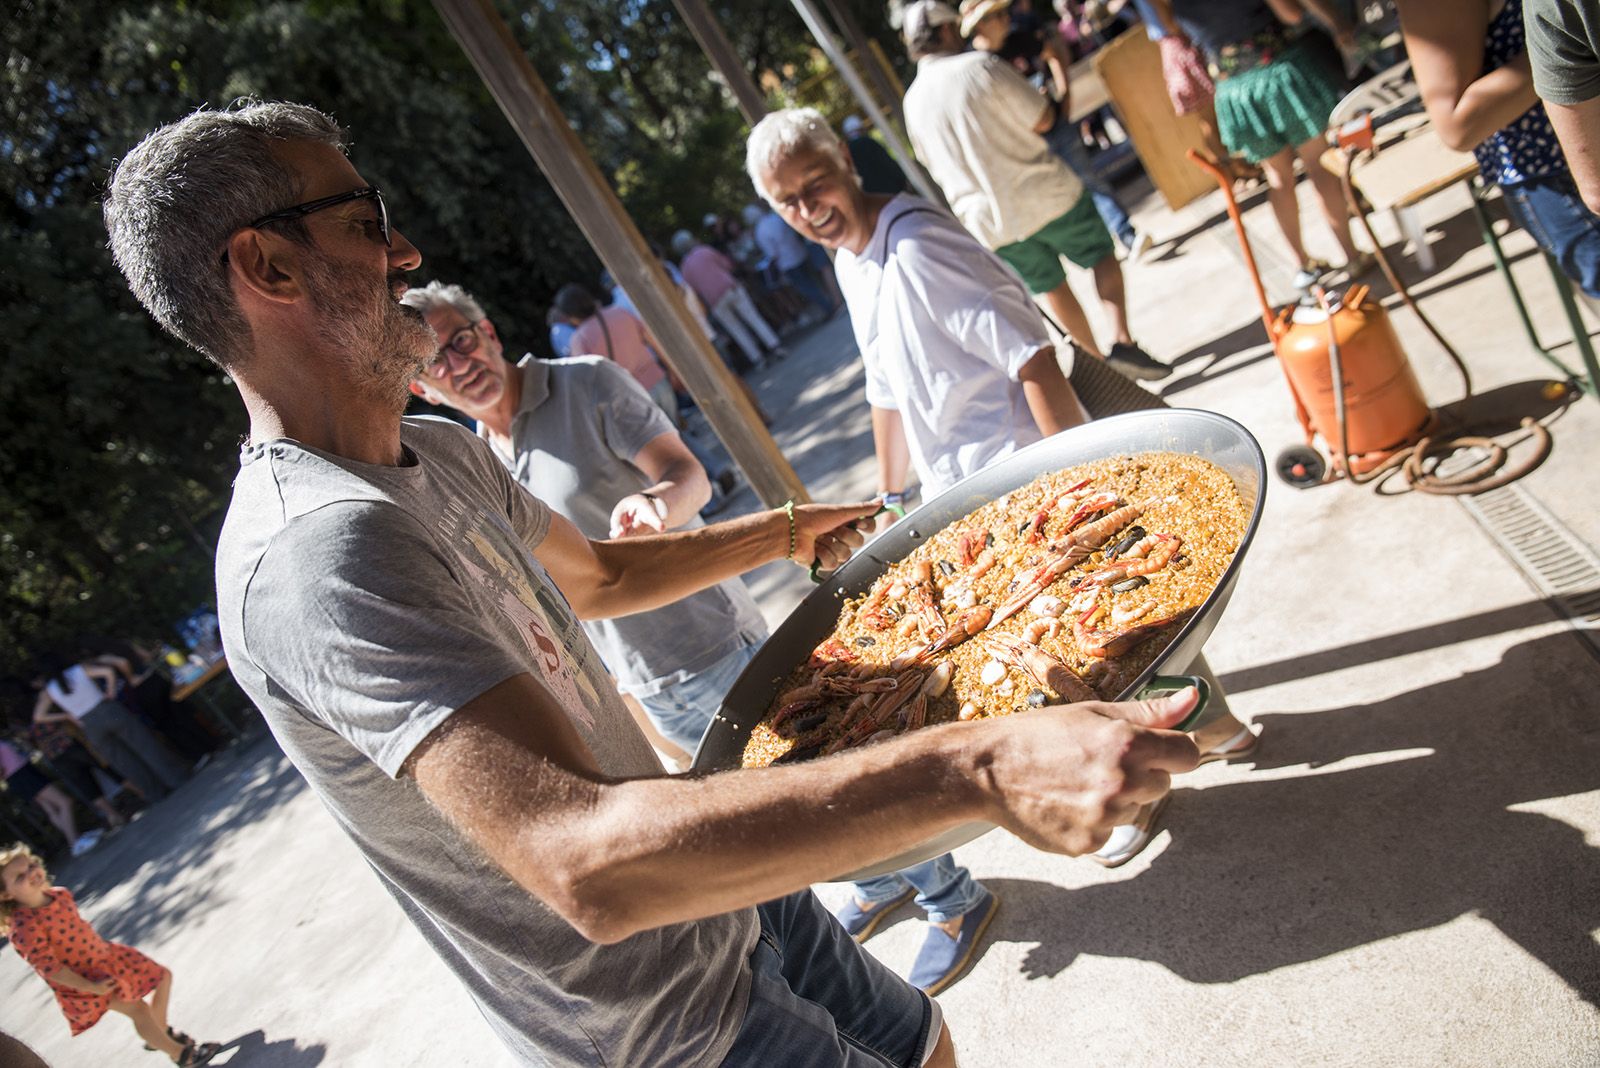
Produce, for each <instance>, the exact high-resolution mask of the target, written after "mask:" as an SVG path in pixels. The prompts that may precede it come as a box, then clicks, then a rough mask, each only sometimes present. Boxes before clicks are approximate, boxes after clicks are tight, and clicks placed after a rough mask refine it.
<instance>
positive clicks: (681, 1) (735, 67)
mask: <svg viewBox="0 0 1600 1068" xmlns="http://www.w3.org/2000/svg"><path fill="white" fill-rule="evenodd" d="M673 3H675V4H676V5H677V8H678V14H680V15H682V16H683V21H684V22H685V23H687V24H688V26H689V32H690V33H692V34H694V39H695V40H696V41H699V42H700V50H701V51H703V52H704V53H705V54H706V58H707V59H709V60H711V65H712V66H713V67H715V68H716V69H717V73H718V74H720V75H722V80H723V81H724V82H725V83H726V84H727V86H728V90H729V92H731V93H733V99H734V101H735V102H737V103H738V105H739V110H740V111H742V112H744V118H745V121H746V122H748V123H749V124H750V125H751V126H754V125H755V124H756V123H758V122H760V121H761V119H762V116H764V115H766V113H767V97H766V94H765V93H763V92H762V91H761V89H760V88H759V87H758V86H757V85H756V83H755V79H753V78H751V77H750V72H749V71H748V70H746V69H745V66H744V64H743V63H741V62H740V61H739V53H737V52H735V51H734V50H733V42H731V41H729V40H728V35H727V34H725V33H723V32H722V26H721V24H720V23H718V22H717V20H716V18H715V17H714V16H713V15H712V14H711V9H710V8H709V7H707V6H706V2H705V0H673Z"/></svg>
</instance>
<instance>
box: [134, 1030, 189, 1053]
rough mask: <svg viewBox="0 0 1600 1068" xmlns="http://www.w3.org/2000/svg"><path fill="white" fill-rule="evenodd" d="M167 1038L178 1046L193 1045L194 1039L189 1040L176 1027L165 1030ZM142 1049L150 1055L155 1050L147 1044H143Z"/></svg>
mask: <svg viewBox="0 0 1600 1068" xmlns="http://www.w3.org/2000/svg"><path fill="white" fill-rule="evenodd" d="M167 1037H168V1038H170V1039H172V1041H174V1042H176V1043H177V1044H178V1045H180V1046H192V1045H194V1039H192V1038H190V1037H189V1036H188V1035H186V1034H184V1033H183V1032H182V1031H180V1030H178V1029H177V1028H176V1027H169V1028H167ZM144 1048H145V1049H146V1050H147V1051H148V1052H150V1053H154V1052H155V1051H156V1048H155V1047H154V1046H152V1045H151V1044H150V1043H148V1042H146V1043H145V1044H144Z"/></svg>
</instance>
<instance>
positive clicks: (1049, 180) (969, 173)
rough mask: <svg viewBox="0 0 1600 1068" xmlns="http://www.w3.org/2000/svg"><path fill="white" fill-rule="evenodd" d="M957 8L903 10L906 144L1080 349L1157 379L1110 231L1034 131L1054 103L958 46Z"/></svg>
mask: <svg viewBox="0 0 1600 1068" xmlns="http://www.w3.org/2000/svg"><path fill="white" fill-rule="evenodd" d="M958 22H959V19H958V16H957V15H956V12H955V10H954V9H953V8H951V7H950V5H948V4H944V3H939V2H937V0H917V2H916V3H914V4H911V5H910V6H908V7H907V8H906V15H905V35H906V45H907V47H908V48H909V49H910V52H911V58H912V59H914V60H916V63H917V76H916V78H915V79H914V80H913V81H912V83H911V86H910V88H908V89H907V90H906V99H905V115H906V132H907V133H908V134H909V135H910V137H911V147H912V148H913V149H914V150H915V151H916V154H917V157H918V158H919V159H921V160H922V162H923V164H924V165H925V166H926V167H927V168H928V173H929V174H930V175H932V177H933V180H934V181H935V182H937V183H939V187H940V188H941V189H943V190H944V195H945V197H946V198H947V199H948V200H949V201H950V208H951V210H952V211H954V212H955V214H956V218H958V219H960V220H961V222H962V224H963V225H965V226H966V228H967V229H968V230H970V231H971V232H972V236H973V237H976V238H977V239H978V240H979V241H981V242H982V243H983V244H984V246H985V247H987V248H990V249H993V250H994V251H995V252H996V253H998V254H999V256H1000V258H1001V259H1003V260H1005V261H1006V262H1007V263H1008V264H1010V265H1011V266H1012V267H1013V268H1014V269H1015V270H1016V272H1017V273H1018V274H1020V275H1021V276H1022V280H1023V281H1024V282H1026V283H1027V285H1028V290H1029V292H1031V293H1034V294H1036V295H1042V296H1043V297H1044V298H1045V301H1046V303H1048V304H1049V305H1050V310H1051V311H1052V312H1054V313H1055V316H1056V318H1057V319H1058V320H1059V321H1060V322H1061V324H1062V326H1063V327H1064V328H1065V329H1066V331H1067V333H1068V334H1069V335H1070V336H1071V337H1072V340H1073V341H1075V342H1076V343H1077V344H1078V345H1079V346H1080V347H1081V348H1083V349H1085V350H1087V351H1088V352H1089V354H1090V355H1092V356H1096V357H1099V356H1102V355H1103V356H1104V357H1105V359H1106V361H1107V362H1108V363H1110V364H1111V365H1112V366H1113V367H1116V368H1117V369H1118V370H1119V371H1121V372H1122V373H1124V374H1126V375H1129V376H1131V377H1134V378H1143V379H1157V378H1165V377H1166V376H1167V375H1168V374H1169V373H1171V368H1169V367H1167V366H1166V365H1165V364H1162V363H1158V362H1157V361H1155V360H1153V359H1151V358H1150V356H1149V354H1148V353H1146V352H1145V351H1144V350H1143V349H1141V348H1139V346H1138V345H1136V344H1134V341H1133V335H1132V334H1131V333H1129V330H1128V301H1127V294H1126V292H1125V291H1124V288H1123V280H1122V266H1121V265H1120V264H1119V263H1118V262H1117V258H1116V254H1115V252H1114V246H1113V244H1112V240H1111V233H1110V231H1108V230H1107V229H1106V225H1105V223H1104V222H1103V221H1102V220H1101V218H1100V215H1099V213H1098V212H1097V211H1096V210H1095V206H1094V200H1093V198H1092V197H1089V196H1086V195H1085V194H1084V188H1083V183H1082V182H1080V181H1079V180H1078V177H1077V176H1076V175H1075V174H1073V173H1072V170H1071V169H1070V168H1069V167H1068V166H1067V165H1066V164H1065V163H1063V162H1062V161H1061V158H1060V157H1059V156H1057V155H1056V154H1055V153H1053V152H1052V151H1051V150H1050V146H1049V145H1048V144H1047V143H1046V142H1045V140H1044V137H1043V136H1042V135H1043V133H1044V131H1046V130H1048V129H1050V127H1051V126H1052V125H1054V123H1055V108H1054V105H1053V104H1052V103H1050V102H1049V101H1047V100H1045V99H1044V98H1043V97H1041V96H1040V95H1039V93H1038V92H1037V91H1036V90H1035V89H1034V88H1033V86H1031V85H1029V84H1028V82H1027V79H1025V78H1023V77H1022V75H1020V74H1018V73H1017V72H1016V70H1014V69H1013V68H1012V67H1011V65H1010V64H1009V63H1007V62H1005V61H1004V60H1002V59H1001V58H1000V57H999V56H996V55H993V54H991V53H988V52H963V49H964V48H965V47H966V46H965V43H964V42H963V41H962V40H961V34H960V33H959V26H958ZM1063 256H1065V257H1066V258H1067V259H1069V260H1071V261H1072V262H1073V263H1075V264H1077V265H1078V266H1079V267H1084V268H1087V269H1089V270H1090V271H1092V272H1093V274H1094V284H1095V290H1096V291H1097V292H1098V293H1099V295H1100V302H1101V304H1102V305H1103V306H1104V308H1105V311H1106V315H1107V316H1108V317H1109V318H1110V320H1111V328H1112V333H1113V335H1114V336H1113V338H1112V343H1111V346H1110V348H1109V349H1105V348H1102V346H1100V345H1099V344H1097V343H1096V342H1095V339H1094V335H1093V333H1092V331H1091V330H1090V327H1089V320H1088V317H1087V316H1085V315H1084V312H1083V307H1082V305H1080V304H1079V303H1078V300H1077V298H1076V297H1075V296H1073V293H1072V288H1071V286H1069V285H1068V284H1067V276H1066V272H1065V271H1064V270H1063V269H1062V267H1061V257H1063Z"/></svg>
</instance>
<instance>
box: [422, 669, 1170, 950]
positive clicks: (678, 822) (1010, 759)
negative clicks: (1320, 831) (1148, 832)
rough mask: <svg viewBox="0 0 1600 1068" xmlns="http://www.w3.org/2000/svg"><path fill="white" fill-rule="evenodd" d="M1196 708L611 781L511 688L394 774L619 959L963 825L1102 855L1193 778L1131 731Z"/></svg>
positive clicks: (536, 703) (1162, 743) (1116, 710)
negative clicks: (707, 772) (1152, 805)
mask: <svg viewBox="0 0 1600 1068" xmlns="http://www.w3.org/2000/svg"><path fill="white" fill-rule="evenodd" d="M1194 700H1195V698H1194V695H1193V692H1192V691H1185V692H1184V693H1183V694H1181V695H1178V696H1177V697H1175V698H1171V699H1167V700H1164V701H1161V702H1155V703H1151V704H1145V705H1118V706H1111V705H1100V704H1091V705H1074V706H1069V707H1064V708H1059V709H1041V710H1038V711H1035V712H1030V713H1029V714H1027V715H1026V716H1014V717H1010V716H1008V717H1005V718H1004V719H1000V720H991V721H986V722H979V723H970V724H949V725H946V726H943V727H934V728H929V729H927V730H923V731H917V732H913V733H912V734H910V735H907V736H905V737H903V738H898V739H894V740H892V741H889V742H886V743H882V744H880V745H875V746H869V747H867V748H865V749H858V750H852V751H850V752H847V753H843V754H840V755H838V756H835V757H831V758H826V759H822V760H817V761H813V762H811V763H808V764H805V765H802V766H795V767H779V768H771V769H767V770H763V771H758V772H725V773H722V774H718V775H713V776H708V777H704V778H700V777H693V776H677V777H661V778H649V779H631V780H611V779H606V778H604V777H603V776H600V775H599V774H597V773H596V772H595V771H594V770H593V767H594V765H593V761H592V758H590V756H589V754H588V750H587V749H586V748H585V747H584V745H583V742H582V740H581V739H580V738H579V737H578V736H577V734H576V732H575V731H574V729H573V727H572V725H571V721H570V720H569V719H568V717H567V715H566V714H565V713H564V712H563V711H562V710H561V709H560V707H559V705H558V704H557V703H556V700H555V698H554V697H553V696H552V695H551V693H550V692H549V691H548V690H547V689H546V688H545V687H544V686H543V685H541V684H540V683H539V682H537V681H536V680H534V679H533V677H532V676H528V675H523V676H518V677H516V678H513V679H509V680H507V681H506V682H503V683H501V684H500V685H498V686H496V687H494V688H493V689H491V690H489V691H487V692H486V693H484V694H483V695H481V696H480V697H478V698H477V699H476V700H474V701H472V702H470V703H469V704H468V705H467V706H466V707H464V708H462V709H461V710H460V711H458V712H457V713H455V715H453V716H451V717H450V719H449V720H448V721H446V722H445V723H444V724H443V725H442V726H440V727H439V728H438V729H437V730H435V731H434V732H433V733H432V734H431V735H429V736H428V738H427V739H425V740H424V741H423V743H422V744H421V745H420V746H419V747H418V748H417V750H416V751H415V752H414V753H413V754H412V756H411V757H410V759H409V760H408V761H407V762H406V766H405V768H404V770H403V773H404V774H407V775H410V776H411V777H413V778H414V779H415V781H416V783H417V785H418V786H419V787H420V788H421V790H422V792H423V793H424V794H425V795H426V796H427V797H428V798H429V800H430V801H432V803H433V804H435V805H436V806H438V807H439V809H440V810H441V811H442V812H443V813H444V814H445V815H446V816H447V817H448V818H449V819H451V820H452V821H453V822H454V823H455V824H456V825H457V826H459V827H460V828H461V829H462V831H463V832H464V833H465V834H466V835H467V836H468V837H469V838H471V839H472V840H474V841H475V842H477V843H478V845H479V846H480V847H481V848H482V849H483V850H484V851H485V852H486V853H487V854H488V855H489V857H490V858H491V859H493V860H494V861H495V863H497V864H498V865H499V866H500V867H501V868H502V869H503V870H504V871H505V872H506V873H507V874H508V875H509V876H510V877H511V878H512V879H514V880H516V881H517V882H518V883H519V884H520V885H522V886H523V887H524V888H525V889H527V890H528V891H529V892H531V893H533V894H534V895H536V896H537V897H539V898H540V899H541V900H543V901H544V902H545V903H546V904H548V905H549V906H550V907H551V908H553V909H555V910H556V911H557V912H558V913H560V914H561V915H562V916H563V917H564V918H565V919H566V920H567V921H568V922H569V923H571V924H572V925H573V926H574V927H575V928H576V929H577V930H578V931H579V932H580V933H582V934H583V935H584V936H585V937H587V938H590V939H592V940H594V941H597V942H615V941H620V940H621V939H623V938H626V937H628V936H629V935H631V934H634V933H636V932H638V931H642V930H646V929H649V928H652V927H658V926H661V925H663V924H668V923H676V922H681V921H686V920H693V919H699V918H702V917H705V916H711V915H716V914H719V913H723V912H727V911H730V910H732V909H736V908H741V907H744V906H748V905H753V904H756V903H758V902H761V901H766V900H770V899H772V898H774V897H778V896H780V895H783V894H786V893H792V892H794V891H796V890H799V889H801V888H803V887H805V886H808V885H810V884H811V883H814V882H819V881H823V880H827V879H832V878H836V877H837V876H839V875H840V874H842V873H844V872H847V871H850V870H852V869H855V868H858V867H861V866H863V865H865V864H868V863H871V862H873V861H876V860H880V859H882V858H883V857H886V856H890V855H892V854H894V853H896V852H898V851H900V850H902V849H906V848H909V847H910V846H912V845H914V844H916V843H918V842H921V841H924V840H926V839H927V838H929V837H931V836H932V835H934V834H936V833H938V832H939V831H941V830H944V829H947V828H949V827H953V826H956V825H958V824H961V823H966V822H970V821H974V820H991V821H993V822H996V823H1000V824H1001V825H1002V826H1005V827H1007V828H1008V829H1010V830H1012V831H1013V832H1014V833H1016V834H1018V835H1019V836H1021V837H1022V838H1024V839H1025V840H1026V841H1028V842H1030V843H1031V844H1033V845H1035V846H1038V847H1040V848H1043V849H1050V850H1053V851H1057V852H1065V853H1071V854H1081V853H1085V852H1088V851H1090V850H1092V849H1095V848H1098V846H1099V845H1100V844H1102V843H1103V842H1104V841H1105V839H1106V837H1107V836H1108V835H1109V834H1110V832H1111V828H1112V827H1113V826H1115V825H1117V824H1118V823H1121V822H1126V821H1127V820H1129V819H1131V818H1132V816H1133V814H1134V811H1135V810H1136V808H1137V806H1138V805H1140V804H1143V803H1145V802H1148V801H1151V800H1154V799H1155V798H1157V797H1159V796H1161V795H1162V794H1163V793H1165V792H1166V791H1167V790H1168V789H1169V788H1170V782H1171V775H1172V774H1173V773H1175V772H1179V771H1185V770H1188V769H1189V768H1192V767H1193V766H1194V764H1195V762H1196V760H1197V759H1198V751H1197V750H1196V749H1195V746H1194V743H1193V742H1192V741H1190V740H1189V739H1188V738H1187V736H1185V735H1181V734H1174V733H1172V732H1170V731H1163V730H1159V729H1150V727H1141V726H1136V725H1135V723H1144V724H1149V725H1151V726H1152V727H1154V726H1159V725H1165V724H1171V723H1174V722H1176V721H1177V720H1178V719H1180V718H1181V717H1182V716H1183V715H1184V714H1186V712H1187V711H1188V710H1189V708H1191V707H1192V706H1193V702H1194ZM1116 716H1120V717H1123V718H1113V717H1116Z"/></svg>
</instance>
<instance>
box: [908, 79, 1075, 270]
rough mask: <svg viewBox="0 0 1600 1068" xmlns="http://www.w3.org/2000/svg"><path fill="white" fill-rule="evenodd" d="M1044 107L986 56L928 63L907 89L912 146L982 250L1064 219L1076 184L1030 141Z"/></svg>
mask: <svg viewBox="0 0 1600 1068" xmlns="http://www.w3.org/2000/svg"><path fill="white" fill-rule="evenodd" d="M1044 107H1045V100H1044V97H1042V96H1040V95H1039V93H1038V91H1037V90H1035V89H1034V88H1033V86H1031V85H1029V84H1028V81H1027V79H1025V78H1024V77H1023V76H1022V75H1020V74H1018V73H1017V72H1016V71H1015V70H1014V69H1012V67H1011V66H1010V64H1008V63H1006V62H1005V61H1004V60H1002V59H1000V58H999V57H998V56H994V55H991V54H989V53H987V52H963V53H961V54H960V55H954V56H927V57H924V58H923V59H922V60H921V61H920V62H919V63H918V64H917V77H916V80H915V81H913V82H912V83H911V88H909V89H908V90H906V99H905V113H906V130H907V132H908V133H910V135H911V147H912V149H913V150H915V152H916V154H917V157H918V158H919V159H921V160H922V162H923V164H924V165H925V166H926V167H927V168H928V173H929V174H931V175H932V176H933V180H934V181H935V182H938V183H939V187H940V188H941V189H943V190H944V195H945V197H946V198H948V199H949V201H950V208H951V210H953V211H954V212H955V213H956V217H957V218H958V219H960V220H961V222H962V225H964V226H965V227H966V228H967V229H968V230H970V231H971V232H972V235H973V236H974V237H976V238H977V239H978V240H979V241H981V242H983V243H984V244H985V245H987V246H989V247H990V248H999V247H1001V246H1002V245H1009V244H1011V243H1012V242H1013V241H1021V240H1022V239H1023V238H1025V237H1028V236H1030V235H1032V234H1035V233H1038V232H1039V231H1040V230H1042V229H1044V227H1045V226H1046V225H1047V224H1048V223H1050V222H1052V221H1054V220H1055V219H1058V218H1060V217H1061V216H1063V215H1065V214H1066V213H1067V212H1069V211H1071V210H1072V208H1073V206H1074V205H1076V204H1077V203H1078V198H1079V197H1081V196H1082V195H1083V183H1082V182H1080V181H1078V177H1077V175H1075V174H1073V173H1072V171H1070V170H1068V169H1067V165H1066V164H1065V163H1063V162H1061V159H1060V157H1058V156H1056V155H1055V153H1053V152H1051V151H1050V148H1049V146H1048V145H1046V144H1045V141H1044V138H1043V137H1041V136H1040V135H1039V134H1036V133H1034V132H1033V127H1034V124H1035V123H1036V122H1038V121H1039V116H1040V115H1041V114H1042V113H1043V111H1044Z"/></svg>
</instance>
